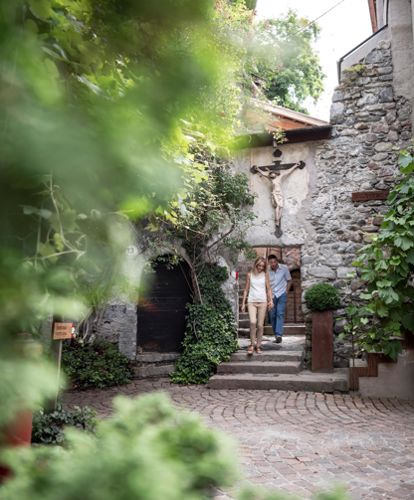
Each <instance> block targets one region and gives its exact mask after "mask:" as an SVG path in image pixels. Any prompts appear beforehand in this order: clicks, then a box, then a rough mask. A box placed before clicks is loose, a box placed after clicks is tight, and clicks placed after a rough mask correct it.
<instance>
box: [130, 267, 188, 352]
mask: <svg viewBox="0 0 414 500" xmlns="http://www.w3.org/2000/svg"><path fill="white" fill-rule="evenodd" d="M143 283H144V284H145V286H146V290H145V292H144V293H143V294H142V297H141V298H140V300H139V302H138V308H137V316H138V318H137V319H138V325H137V346H138V352H160V353H165V352H181V351H182V341H183V339H184V331H185V317H186V305H187V304H188V303H189V302H191V290H190V285H189V283H190V281H189V269H188V266H187V264H185V263H180V264H178V265H176V266H173V267H172V266H171V265H169V264H168V263H167V262H162V261H161V262H158V261H157V262H155V263H154V264H153V265H152V268H151V269H148V270H147V271H146V272H145V273H144V277H143Z"/></svg>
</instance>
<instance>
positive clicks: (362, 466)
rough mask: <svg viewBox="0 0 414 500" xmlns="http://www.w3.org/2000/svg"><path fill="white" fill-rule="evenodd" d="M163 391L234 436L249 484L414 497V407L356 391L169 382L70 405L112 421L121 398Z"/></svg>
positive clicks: (80, 398) (77, 399)
mask: <svg viewBox="0 0 414 500" xmlns="http://www.w3.org/2000/svg"><path fill="white" fill-rule="evenodd" d="M155 390H163V391H166V392H167V393H169V395H170V396H171V398H172V400H173V401H174V402H175V404H176V405H178V406H179V407H184V408H188V409H190V410H195V411H197V412H199V413H200V414H201V415H202V416H203V418H204V420H205V421H206V423H207V424H208V425H211V426H214V427H215V428H219V429H221V430H223V431H225V432H226V433H227V434H229V435H232V436H233V437H234V438H235V439H236V440H237V441H238V443H239V454H240V457H239V460H240V462H241V464H242V470H243V474H244V477H245V478H246V480H247V481H248V482H251V483H255V484H260V485H262V486H265V487H269V488H272V489H280V490H284V491H285V492H290V493H294V494H296V495H297V496H298V497H299V498H304V499H306V498H311V497H312V495H313V494H314V492H315V491H319V490H321V489H326V488H331V487H332V486H333V485H335V484H342V485H344V486H346V489H347V491H348V492H349V494H350V497H351V498H352V499H380V498H386V499H392V500H395V499H401V498H404V499H414V403H409V402H402V401H397V400H391V399H390V400H374V399H362V398H360V397H358V396H353V395H348V394H335V395H332V394H319V393H305V392H286V391H246V390H233V391H231V390H230V391H215V390H209V389H207V388H206V387H203V386H187V387H181V386H177V385H172V384H170V383H169V382H168V380H165V379H161V380H152V381H148V380H145V381H144V380H137V381H135V382H133V383H131V384H129V385H127V386H124V387H120V388H116V389H110V390H105V391H86V392H69V393H67V394H66V395H65V403H66V404H68V405H72V404H82V405H89V406H91V407H94V408H95V409H96V410H97V411H98V412H99V413H100V414H101V415H102V416H105V415H109V414H110V412H111V399H112V397H114V396H115V395H116V394H124V395H128V396H135V395H137V394H142V393H146V392H151V391H155Z"/></svg>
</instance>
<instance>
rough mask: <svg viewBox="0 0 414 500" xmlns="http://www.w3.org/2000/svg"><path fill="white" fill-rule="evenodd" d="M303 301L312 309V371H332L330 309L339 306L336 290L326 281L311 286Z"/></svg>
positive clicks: (331, 322)
mask: <svg viewBox="0 0 414 500" xmlns="http://www.w3.org/2000/svg"><path fill="white" fill-rule="evenodd" d="M305 302H306V306H307V307H308V309H310V310H311V311H312V371H316V372H331V371H333V317H332V310H334V309H338V307H339V306H340V298H339V294H338V290H337V289H336V288H335V287H333V286H332V285H330V284H328V283H318V284H316V285H313V286H311V287H310V288H309V289H308V290H307V291H306V293H305Z"/></svg>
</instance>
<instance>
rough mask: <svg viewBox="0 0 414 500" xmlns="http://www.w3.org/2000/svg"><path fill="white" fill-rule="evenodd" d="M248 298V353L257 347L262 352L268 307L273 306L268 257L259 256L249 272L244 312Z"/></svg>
mask: <svg viewBox="0 0 414 500" xmlns="http://www.w3.org/2000/svg"><path fill="white" fill-rule="evenodd" d="M246 300H247V310H248V312H249V320H250V345H249V347H248V349H247V353H248V354H253V351H254V349H255V348H256V352H257V353H258V354H260V353H261V352H262V350H261V344H262V337H263V325H264V320H265V315H266V308H267V309H269V310H270V309H271V308H272V307H273V302H272V291H271V288H270V281H269V275H268V274H267V272H266V259H264V258H263V257H258V258H257V259H256V260H255V261H254V265H253V268H252V270H251V271H250V272H249V273H248V274H247V280H246V287H245V289H244V293H243V301H242V306H241V311H242V312H244V311H245V310H246Z"/></svg>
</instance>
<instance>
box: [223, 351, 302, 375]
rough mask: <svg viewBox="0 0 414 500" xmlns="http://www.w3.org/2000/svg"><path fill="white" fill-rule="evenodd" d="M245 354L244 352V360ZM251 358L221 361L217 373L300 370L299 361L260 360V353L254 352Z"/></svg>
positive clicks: (295, 371)
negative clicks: (239, 360)
mask: <svg viewBox="0 0 414 500" xmlns="http://www.w3.org/2000/svg"><path fill="white" fill-rule="evenodd" d="M247 357H249V358H250V356H247V354H245V360H246V358H247ZM251 357H252V358H253V360H250V359H249V360H248V361H246V362H245V363H241V362H234V363H232V362H229V363H221V364H220V365H219V366H218V367H217V373H218V374H226V373H240V374H248V373H253V374H256V373H262V374H273V373H299V371H300V365H301V362H300V361H265V360H262V359H261V357H262V355H261V354H254V355H252V356H251Z"/></svg>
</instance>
